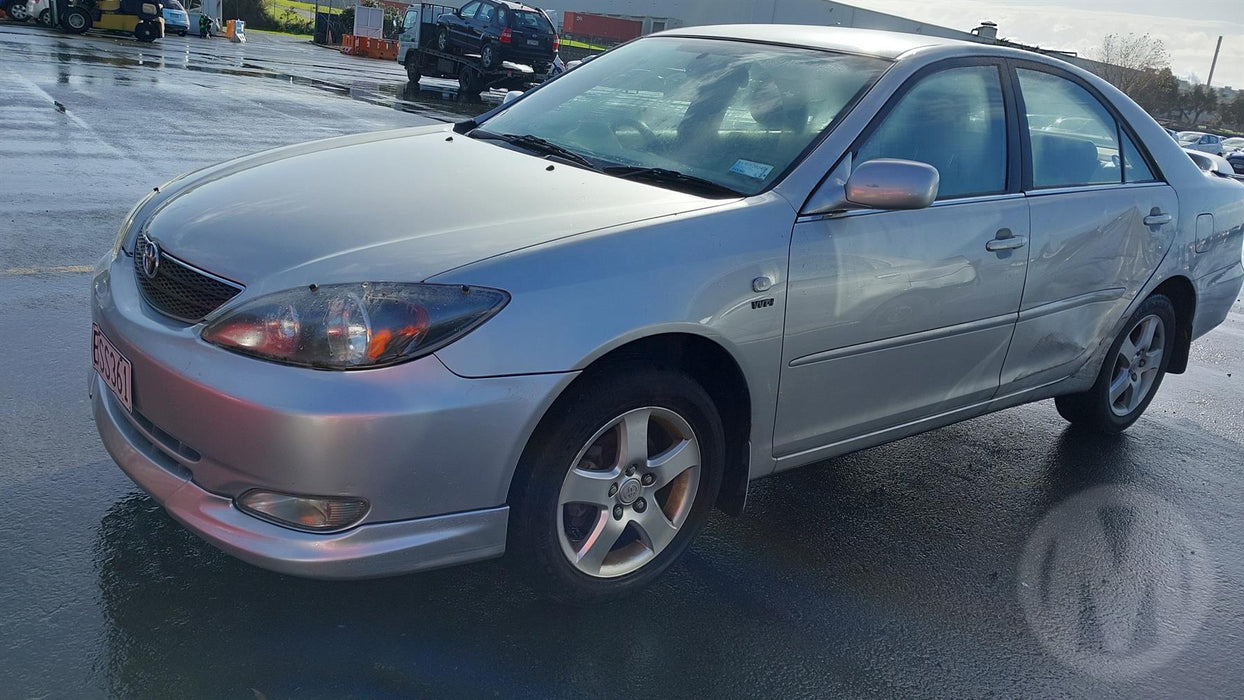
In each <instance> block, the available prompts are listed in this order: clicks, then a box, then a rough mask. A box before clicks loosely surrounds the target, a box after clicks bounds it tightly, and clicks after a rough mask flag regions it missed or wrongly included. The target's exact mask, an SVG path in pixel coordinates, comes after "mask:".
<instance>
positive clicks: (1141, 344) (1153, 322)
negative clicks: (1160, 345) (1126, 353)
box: [1136, 316, 1158, 350]
mask: <svg viewBox="0 0 1244 700" xmlns="http://www.w3.org/2000/svg"><path fill="white" fill-rule="evenodd" d="M1157 330H1158V319H1157V317H1156V316H1150V317H1149V318H1146V319H1145V320H1143V321H1141V322H1140V340H1138V341H1136V347H1138V348H1141V349H1144V350H1148V349H1149V348H1150V346H1152V345H1153V335H1154V333H1156V332H1157Z"/></svg>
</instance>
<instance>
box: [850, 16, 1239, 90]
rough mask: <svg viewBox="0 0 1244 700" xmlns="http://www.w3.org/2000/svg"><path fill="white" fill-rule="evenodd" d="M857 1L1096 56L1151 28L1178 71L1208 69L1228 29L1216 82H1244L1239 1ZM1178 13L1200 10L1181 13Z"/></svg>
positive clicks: (949, 25)
mask: <svg viewBox="0 0 1244 700" xmlns="http://www.w3.org/2000/svg"><path fill="white" fill-rule="evenodd" d="M848 1H850V0H848ZM852 4H855V5H857V6H859V7H865V8H868V9H870V10H879V11H881V12H888V13H890V14H894V15H899V16H902V17H909V18H912V19H916V20H920V21H922V22H932V23H934V24H940V25H942V26H946V27H952V28H955V29H963V30H966V29H970V28H971V27H969V26H965V25H964V22H965V21H966V22H968V23H970V24H971V25H972V26H975V23H976V22H979V21H982V20H992V21H994V22H997V23H998V33H999V36H1003V37H1007V38H1010V39H1012V40H1015V41H1022V42H1023V43H1026V44H1035V45H1038V46H1041V47H1042V48H1049V49H1060V50H1065V51H1074V52H1076V53H1078V54H1080V55H1081V56H1087V57H1089V58H1093V57H1095V54H1096V52H1097V49H1098V47H1100V46H1101V40H1102V37H1103V36H1105V35H1106V34H1110V33H1121V34H1128V33H1135V34H1149V35H1150V36H1152V37H1154V38H1155V39H1160V40H1162V42H1163V43H1165V44H1166V48H1167V50H1168V51H1169V52H1170V54H1171V70H1172V71H1174V72H1175V74H1176V75H1188V74H1190V73H1196V74H1197V75H1201V76H1204V75H1207V74H1208V73H1209V65H1210V61H1211V60H1212V59H1213V56H1214V43H1215V42H1216V41H1217V40H1218V37H1219V36H1220V35H1222V36H1225V38H1224V39H1223V43H1222V53H1221V55H1220V56H1219V58H1218V70H1217V71H1216V72H1215V74H1214V85H1215V86H1217V87H1223V86H1224V85H1233V86H1235V87H1237V88H1244V41H1241V39H1244V21H1241V20H1240V19H1238V18H1239V17H1240V14H1241V13H1240V12H1239V9H1240V4H1239V0H1229V2H1222V1H1221V0H1201V2H1199V3H1192V2H1183V3H1169V2H1165V0H1163V1H1162V2H1160V3H1159V2H1154V1H1153V0H1147V1H1146V0H1128V2H1114V1H1111V0H1105V1H1099V2H1098V3H1096V7H1095V8H1094V9H1085V8H1083V7H1080V6H1079V5H1081V4H1083V2H1082V0H1043V1H1041V2H1038V3H1033V2H1030V1H1025V0H990V1H985V0H941V1H940V2H936V3H933V2H928V0H855V1H854V2H853V3H852ZM1102 8H1111V9H1102ZM1113 8H1118V9H1113ZM1173 12H1183V13H1186V15H1192V17H1188V16H1181V17H1174V16H1171V13H1173ZM1021 37H1022V38H1021Z"/></svg>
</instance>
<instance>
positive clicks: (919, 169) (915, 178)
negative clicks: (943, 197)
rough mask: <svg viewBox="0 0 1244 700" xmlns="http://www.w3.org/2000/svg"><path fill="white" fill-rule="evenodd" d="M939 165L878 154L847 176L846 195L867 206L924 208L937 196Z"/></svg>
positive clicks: (877, 207)
mask: <svg viewBox="0 0 1244 700" xmlns="http://www.w3.org/2000/svg"><path fill="white" fill-rule="evenodd" d="M940 179H941V176H940V175H938V172H937V168H935V167H933V166H931V165H927V164H925V163H917V162H916V161H913V160H898V159H895V158H878V159H876V160H870V161H867V162H865V163H860V164H859V166H857V167H856V168H855V171H854V172H852V173H851V177H849V178H847V184H846V188H845V189H846V199H847V201H848V202H850V203H851V204H855V205H856V206H860V207H864V208H866V209H923V208H925V207H927V206H929V205H930V204H932V203H933V200H935V199H937V187H938V184H939V183H940Z"/></svg>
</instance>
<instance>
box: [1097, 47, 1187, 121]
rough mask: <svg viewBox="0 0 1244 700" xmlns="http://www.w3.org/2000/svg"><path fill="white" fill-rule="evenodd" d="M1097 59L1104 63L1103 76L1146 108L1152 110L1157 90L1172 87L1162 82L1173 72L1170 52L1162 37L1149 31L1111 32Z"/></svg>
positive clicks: (1101, 73) (1100, 69)
mask: <svg viewBox="0 0 1244 700" xmlns="http://www.w3.org/2000/svg"><path fill="white" fill-rule="evenodd" d="M1097 60H1099V61H1101V63H1102V65H1101V66H1100V67H1099V68H1098V73H1099V74H1100V75H1101V77H1102V78H1103V79H1105V80H1106V81H1107V82H1109V83H1110V84H1112V85H1114V86H1115V87H1117V88H1119V89H1120V90H1122V91H1123V92H1124V93H1125V94H1126V95H1127V96H1128V97H1130V98H1132V99H1133V100H1136V102H1137V103H1138V104H1140V105H1141V106H1143V107H1145V108H1146V109H1152V107H1150V105H1151V104H1153V103H1154V96H1153V93H1154V91H1155V90H1156V89H1159V88H1161V89H1166V90H1169V82H1167V83H1165V84H1163V83H1162V81H1164V80H1166V76H1167V75H1170V54H1169V53H1168V52H1167V50H1166V44H1165V43H1163V42H1162V40H1161V39H1155V38H1153V37H1152V36H1150V35H1149V34H1139V35H1138V34H1107V35H1106V36H1105V37H1104V38H1103V39H1102V42H1101V47H1100V48H1099V49H1098V50H1097ZM1170 77H1171V78H1173V77H1174V76H1170ZM1176 84H1177V83H1176ZM1146 103H1149V104H1146Z"/></svg>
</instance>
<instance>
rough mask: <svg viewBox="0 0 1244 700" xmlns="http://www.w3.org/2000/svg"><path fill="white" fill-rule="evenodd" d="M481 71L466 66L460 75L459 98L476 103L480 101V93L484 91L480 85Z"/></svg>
mask: <svg viewBox="0 0 1244 700" xmlns="http://www.w3.org/2000/svg"><path fill="white" fill-rule="evenodd" d="M480 78H481V76H480V74H479V71H477V70H475V69H474V68H471V67H469V66H464V67H463V68H462V71H461V72H459V73H458V96H459V97H461V98H462V99H464V100H469V101H471V102H476V101H478V100H479V93H480V92H481V91H482V90H483V87H482V86H481V85H480Z"/></svg>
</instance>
